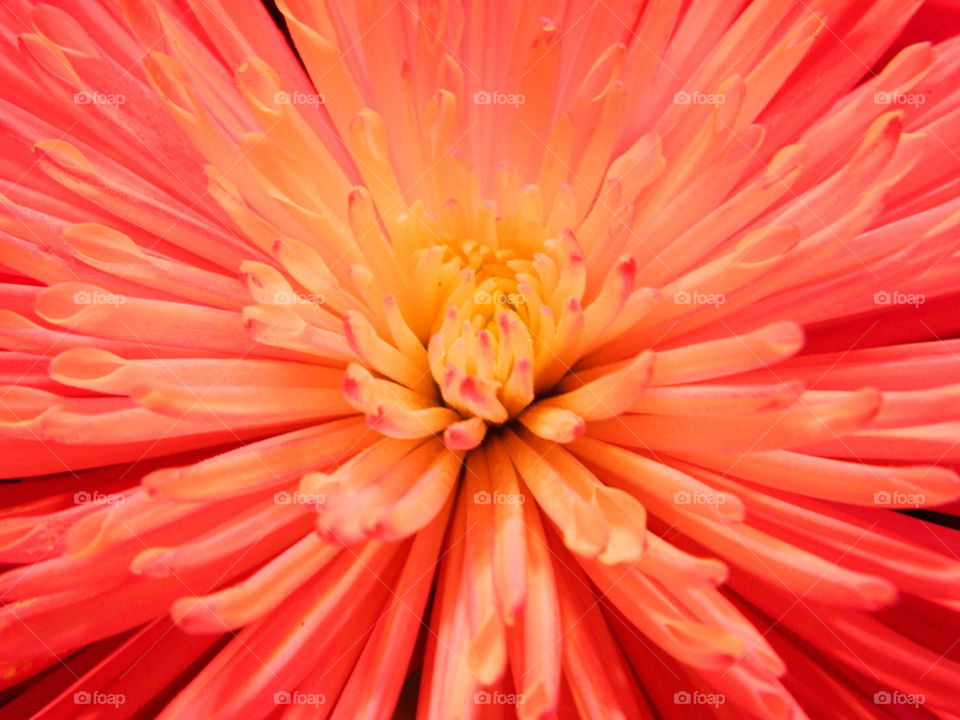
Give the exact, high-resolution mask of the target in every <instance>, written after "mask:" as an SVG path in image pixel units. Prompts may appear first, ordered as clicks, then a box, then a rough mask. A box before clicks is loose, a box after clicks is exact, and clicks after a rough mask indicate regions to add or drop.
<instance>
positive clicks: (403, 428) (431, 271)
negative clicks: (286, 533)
mask: <svg viewBox="0 0 960 720" xmlns="http://www.w3.org/2000/svg"><path fill="white" fill-rule="evenodd" d="M538 192H539V191H538V189H537V188H535V187H532V186H531V187H527V188H525V189H524V190H523V191H522V192H520V199H519V200H516V201H513V202H511V201H510V200H509V198H510V195H509V194H507V196H506V200H505V199H504V198H501V202H500V203H498V204H497V205H496V206H494V205H493V204H491V203H479V202H475V203H464V204H462V203H460V202H458V201H450V202H448V203H446V204H445V205H443V206H442V207H441V208H440V209H439V210H438V211H437V212H436V213H431V212H428V211H427V210H426V209H425V208H424V205H423V204H422V203H415V204H413V205H412V206H411V207H409V208H408V209H407V210H406V212H404V213H402V214H400V215H399V216H394V217H391V218H385V219H384V220H385V224H386V225H387V228H388V229H389V232H390V236H391V242H390V245H389V246H388V247H389V250H388V252H392V253H396V258H397V265H396V268H397V270H398V272H397V274H396V281H395V283H394V284H395V285H396V286H397V287H398V290H397V291H396V292H390V293H388V294H386V295H385V296H384V295H381V297H383V298H384V303H383V307H384V308H385V310H384V315H383V318H382V321H380V322H379V325H380V326H379V327H375V325H376V324H377V318H376V313H374V312H371V315H370V316H367V317H363V316H361V314H359V313H348V314H347V316H346V317H345V324H346V329H347V337H348V340H349V342H350V344H351V346H352V347H353V349H354V352H355V353H356V355H357V356H358V358H359V359H360V361H361V363H360V364H356V365H351V366H350V368H349V369H348V371H347V376H346V378H345V383H344V392H345V393H346V395H347V398H348V399H349V400H350V401H351V403H352V404H353V405H354V407H356V408H357V409H360V410H362V411H363V412H365V413H366V415H367V421H368V423H369V424H370V425H371V426H372V427H375V428H376V429H378V430H380V431H381V432H383V433H384V434H387V435H391V436H394V437H409V438H413V437H421V436H422V435H423V434H424V433H427V432H429V433H439V432H442V433H443V434H444V439H445V441H446V442H447V444H448V445H450V446H451V447H458V448H460V449H469V448H470V447H475V444H474V443H479V442H481V441H482V439H483V437H484V435H485V433H486V432H487V430H488V429H489V428H490V427H497V426H500V425H503V424H504V423H507V422H509V421H511V420H512V419H514V418H518V417H519V418H520V421H521V422H523V423H524V424H525V425H528V426H529V425H531V424H535V425H539V424H550V425H551V426H557V427H560V426H566V425H571V426H573V425H578V424H580V425H582V420H580V419H579V418H576V417H574V415H572V414H571V413H569V412H566V411H560V410H558V409H557V408H552V409H544V408H537V407H536V405H538V404H539V403H538V402H536V403H535V401H539V400H542V399H544V398H545V397H547V396H548V395H551V394H553V393H555V392H563V391H564V390H571V389H573V388H575V387H576V386H577V384H576V383H573V384H572V385H571V387H568V388H563V386H562V385H561V386H560V388H561V389H559V390H555V387H556V386H558V383H560V381H561V380H562V379H563V378H564V376H565V375H567V374H568V373H569V372H570V368H571V367H572V366H573V365H574V364H575V363H576V362H577V360H578V359H579V358H580V357H581V356H582V355H584V354H585V353H587V352H589V351H590V350H591V349H593V348H597V347H599V346H601V345H602V344H603V342H604V340H605V339H606V338H607V336H608V335H609V336H611V337H612V333H613V330H611V328H614V326H615V325H616V320H617V313H618V309H620V308H622V307H623V305H624V303H625V302H626V300H627V299H628V298H629V296H630V294H631V292H632V291H633V289H634V288H633V279H634V271H635V268H634V264H633V261H632V260H629V259H627V260H624V259H620V260H616V259H615V258H614V257H609V258H608V257H606V255H608V254H610V255H612V254H611V253H609V252H608V251H606V250H605V251H604V253H601V255H603V257H602V258H600V259H601V260H602V265H604V267H603V270H604V272H603V273H601V274H598V275H597V277H594V278H588V275H587V270H586V262H585V259H584V257H585V255H586V253H585V252H584V250H583V249H582V248H581V246H580V245H579V244H578V242H577V240H576V239H575V238H574V236H573V234H572V233H571V232H570V231H569V230H568V229H567V226H568V225H569V224H570V223H571V221H572V218H571V217H568V215H569V213H560V212H555V213H553V215H554V217H551V219H550V221H549V222H545V221H544V213H543V208H542V205H541V204H540V202H539V201H538V199H537V198H538ZM466 207H471V208H473V209H472V211H470V212H468V211H467V210H466V209H465V208H466ZM608 274H609V275H608ZM357 277H358V278H360V279H362V278H363V274H362V273H360V274H358V275H357ZM591 280H592V282H591ZM364 288H365V293H366V294H367V295H369V296H371V297H374V296H375V295H376V294H377V293H378V289H377V288H373V287H372V286H371V285H370V283H369V282H368V283H367V285H365V286H364ZM399 288H402V290H401V289H399ZM379 292H383V291H382V290H379ZM585 304H590V305H591V307H590V308H587V309H586V310H585V309H584V305H585ZM371 371H372V372H371ZM376 374H379V375H381V376H383V379H380V378H377V377H376ZM567 384H570V383H567ZM551 402H552V401H551ZM531 405H534V408H531V407H530V406H531ZM531 413H533V415H531ZM521 416H522V417H521ZM541 421H542V422H541Z"/></svg>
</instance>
